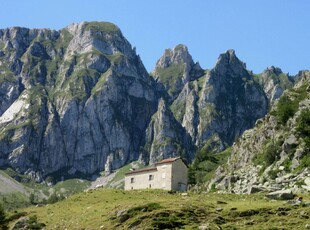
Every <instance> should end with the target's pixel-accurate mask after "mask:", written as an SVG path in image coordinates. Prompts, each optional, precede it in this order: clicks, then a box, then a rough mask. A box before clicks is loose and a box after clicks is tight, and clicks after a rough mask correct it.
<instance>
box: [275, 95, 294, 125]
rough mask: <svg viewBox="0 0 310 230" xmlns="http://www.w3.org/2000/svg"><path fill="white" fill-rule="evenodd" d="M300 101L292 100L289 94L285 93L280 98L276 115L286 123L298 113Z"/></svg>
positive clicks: (280, 120)
mask: <svg viewBox="0 0 310 230" xmlns="http://www.w3.org/2000/svg"><path fill="white" fill-rule="evenodd" d="M297 109H298V102H297V101H295V100H292V99H291V98H290V97H289V96H288V95H284V96H282V97H281V98H280V99H279V102H278V106H277V111H276V116H277V118H278V121H279V123H281V124H282V125H285V124H286V122H287V121H288V119H289V118H290V117H292V116H294V114H295V113H296V111H297Z"/></svg>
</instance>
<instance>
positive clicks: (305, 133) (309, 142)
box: [296, 109, 310, 149]
mask: <svg viewBox="0 0 310 230" xmlns="http://www.w3.org/2000/svg"><path fill="white" fill-rule="evenodd" d="M296 131H297V133H298V134H299V135H301V136H302V137H303V138H304V141H305V144H306V148H307V149H310V109H305V110H303V111H302V112H301V113H300V115H299V117H298V119H297V125H296Z"/></svg>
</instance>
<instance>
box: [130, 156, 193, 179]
mask: <svg viewBox="0 0 310 230" xmlns="http://www.w3.org/2000/svg"><path fill="white" fill-rule="evenodd" d="M178 159H181V160H182V161H183V159H182V158H181V157H174V158H167V159H163V160H161V161H159V162H156V163H155V166H156V165H160V164H167V163H172V162H175V161H176V160H178ZM183 163H184V164H185V165H186V166H187V164H186V163H185V162H184V161H183ZM148 171H157V168H156V167H152V168H144V169H135V170H132V171H130V172H128V173H125V175H126V176H127V175H131V174H136V173H143V172H148Z"/></svg>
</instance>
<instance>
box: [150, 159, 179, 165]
mask: <svg viewBox="0 0 310 230" xmlns="http://www.w3.org/2000/svg"><path fill="white" fill-rule="evenodd" d="M178 159H181V158H180V157H175V158H167V159H164V160H162V161H159V162H157V163H155V165H158V164H166V163H172V162H174V161H176V160H178Z"/></svg>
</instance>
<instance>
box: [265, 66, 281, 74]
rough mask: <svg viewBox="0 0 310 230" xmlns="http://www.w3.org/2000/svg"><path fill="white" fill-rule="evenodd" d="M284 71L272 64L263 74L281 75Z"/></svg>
mask: <svg viewBox="0 0 310 230" xmlns="http://www.w3.org/2000/svg"><path fill="white" fill-rule="evenodd" d="M282 73H283V72H282V70H281V69H280V68H278V67H275V66H270V67H268V68H267V69H266V70H264V72H263V74H265V75H271V74H275V75H280V74H282Z"/></svg>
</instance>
